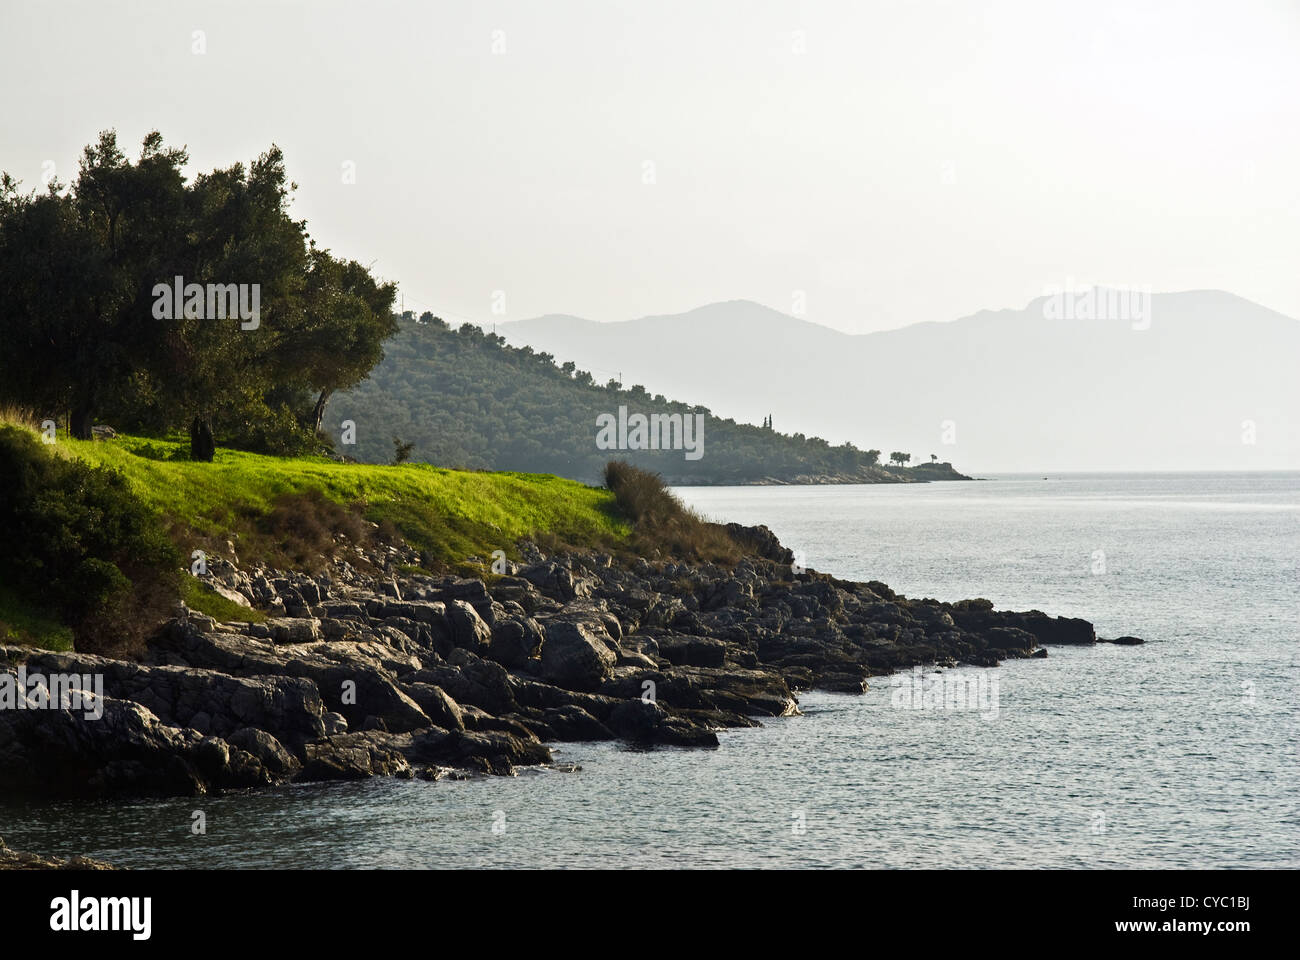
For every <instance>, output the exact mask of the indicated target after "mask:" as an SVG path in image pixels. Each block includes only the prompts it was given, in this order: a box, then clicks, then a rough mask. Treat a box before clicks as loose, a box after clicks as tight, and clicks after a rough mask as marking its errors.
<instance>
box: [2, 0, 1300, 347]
mask: <svg viewBox="0 0 1300 960" xmlns="http://www.w3.org/2000/svg"><path fill="white" fill-rule="evenodd" d="M195 31H203V37H202V40H203V43H204V44H205V46H206V52H204V53H201V54H199V53H195V52H194V47H195V45H196V43H197V41H196V39H195V36H194V32H195ZM0 85H2V86H0V88H2V89H4V90H5V94H6V95H5V105H4V109H3V119H2V121H0V123H2V126H0V169H4V170H7V171H9V172H10V173H12V174H14V175H15V176H18V177H21V178H22V179H23V180H24V181H25V182H26V184H27V185H29V186H35V185H39V184H40V182H41V177H42V173H43V171H45V170H48V169H49V167H48V166H46V164H47V162H50V161H52V162H53V165H54V169H55V171H56V172H57V173H58V174H59V175H60V176H62V177H63V178H64V179H67V178H68V177H69V176H70V175H71V174H73V173H74V172H75V164H76V158H77V156H78V154H79V152H80V148H81V147H82V146H83V145H85V144H86V143H88V142H89V141H90V140H91V139H92V138H93V137H94V136H95V134H96V132H97V131H98V130H100V129H103V128H107V127H116V128H117V130H118V132H119V135H120V138H121V140H122V141H123V143H124V144H125V145H126V146H127V147H129V152H130V153H132V154H134V153H135V152H136V151H137V149H138V144H139V141H140V139H141V137H142V136H143V135H144V133H145V132H146V131H148V130H149V129H152V128H157V129H159V130H161V131H162V133H163V135H164V136H165V138H166V139H167V140H168V142H170V143H177V144H185V145H187V146H188V148H189V150H190V155H191V158H192V165H191V171H198V170H207V169H211V168H212V167H215V166H218V165H226V164H229V163H230V162H233V161H234V160H237V159H245V160H247V159H251V158H252V157H253V156H255V155H256V154H257V153H259V152H260V151H261V150H263V149H265V148H266V146H267V145H268V144H270V143H271V142H275V143H278V144H279V145H280V146H281V147H282V148H283V149H284V151H285V153H286V157H287V162H288V167H289V173H290V176H291V177H292V178H293V179H294V180H295V181H296V182H297V183H298V184H299V190H298V193H297V199H296V201H295V211H296V213H297V214H298V215H300V216H303V217H306V218H307V219H308V221H309V224H310V229H311V231H312V234H313V235H314V236H315V237H316V238H317V240H318V242H320V243H321V244H323V245H324V246H327V247H329V248H331V249H332V250H334V251H335V252H336V253H338V254H341V255H346V256H349V257H355V258H357V259H360V260H362V261H363V262H365V263H369V262H371V261H377V262H376V263H375V265H374V269H375V271H376V272H377V273H379V274H381V275H382V276H384V277H385V278H387V279H393V280H397V281H399V282H400V284H401V287H402V290H403V292H404V293H405V295H406V305H407V306H408V307H414V308H416V309H423V308H425V307H426V306H427V307H429V308H432V309H434V310H435V312H438V313H441V314H442V315H443V316H445V317H447V318H449V319H452V318H461V319H472V320H475V321H479V322H490V321H492V320H493V319H522V318H524V317H529V316H533V315H536V314H541V313H574V314H578V315H581V316H586V317H590V318H592V319H598V320H623V319H630V318H632V317H636V316H641V315H644V314H651V313H675V312H680V311H683V310H687V309H690V308H692V307H695V306H699V305H701V304H704V303H708V302H711V301H717V300H728V299H736V298H746V299H752V300H757V301H759V302H762V303H765V304H767V305H769V306H772V307H774V308H776V309H778V310H782V311H785V312H787V313H789V312H795V309H794V308H795V307H796V305H797V298H799V297H800V295H801V293H800V292H802V299H803V302H804V303H805V304H806V311H805V313H804V316H805V317H806V318H807V319H810V320H813V321H816V322H819V323H824V324H827V325H829V326H833V327H836V328H839V329H842V330H846V331H850V332H861V331H868V330H875V329H883V328H888V327H896V326H901V325H904V324H907V323H912V322H915V321H919V320H944V319H952V318H955V317H957V316H961V315H965V314H968V313H973V312H975V311H976V310H979V309H982V308H1000V307H1010V306H1014V307H1023V306H1024V305H1025V303H1026V302H1027V301H1028V300H1029V299H1030V298H1032V297H1034V296H1037V295H1038V294H1040V293H1042V291H1043V289H1044V287H1045V286H1047V285H1050V284H1062V283H1064V282H1065V281H1066V280H1067V278H1074V279H1075V280H1076V281H1080V282H1082V281H1098V282H1104V283H1112V284H1144V285H1150V286H1151V287H1152V288H1154V289H1155V290H1156V291H1161V290H1180V289H1191V288H1207V287H1213V288H1222V289H1226V290H1230V291H1232V292H1234V293H1237V294H1240V295H1241V296H1244V297H1247V298H1249V299H1252V300H1256V301H1259V302H1260V303H1263V304H1265V305H1267V306H1269V307H1272V308H1274V309H1276V310H1280V311H1282V312H1283V313H1287V314H1289V315H1290V316H1296V317H1300V280H1298V279H1297V264H1298V263H1300V3H1297V2H1296V0H1274V2H1264V0H1258V2H1252V0H1240V2H1216V3H1210V2H1194V0H1193V2H1174V0H1169V2H1163V3H1143V2H1132V0H1126V2H1108V0H1085V2H1072V3H1063V2H1059V3H1054V2H1044V0H1027V2H997V3H976V2H969V3H958V2H951V3H936V2H914V0H908V2H843V3H832V2H824V3H814V2H810V3H794V2H786V3H779V2H757V0H735V2H717V0H689V2H676V0H672V2H669V0H638V2H609V0H593V2H566V0H547V2H545V3H541V2H527V0H521V2H484V0H474V2H469V0H465V2H437V3H427V4H426V3H384V2H355V0H351V2H312V3H287V2H280V3H277V2H266V0H262V2H247V3H243V2H220V3H217V2H209V3H186V2H175V0H168V2H137V3H125V2H124V3H114V2H107V0H86V2H77V3H68V2H47V0H42V2H19V0H0ZM346 162H351V163H354V164H355V183H344V182H343V179H344V164H345V163H346ZM647 181H652V182H647ZM496 291H503V292H504V298H501V297H498V298H497V299H496V300H495V302H496V303H497V304H498V305H501V306H504V310H505V313H504V314H503V315H500V316H495V317H494V314H493V303H494V293H495V292H496Z"/></svg>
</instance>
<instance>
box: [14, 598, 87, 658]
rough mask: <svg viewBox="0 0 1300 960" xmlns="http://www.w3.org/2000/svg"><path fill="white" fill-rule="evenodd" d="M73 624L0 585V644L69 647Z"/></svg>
mask: <svg viewBox="0 0 1300 960" xmlns="http://www.w3.org/2000/svg"><path fill="white" fill-rule="evenodd" d="M72 640H73V638H72V628H71V627H69V626H67V625H66V624H64V623H61V622H59V620H58V619H56V618H54V617H51V616H50V615H49V613H48V611H43V610H41V609H39V608H37V607H36V606H35V605H34V603H33V602H31V601H29V600H27V599H25V597H24V595H23V594H21V593H19V592H18V591H17V590H14V589H12V588H11V587H7V586H0V644H6V645H14V644H16V645H19V646H25V647H43V648H44V649H46V650H71V649H72Z"/></svg>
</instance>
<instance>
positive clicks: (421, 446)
mask: <svg viewBox="0 0 1300 960" xmlns="http://www.w3.org/2000/svg"><path fill="white" fill-rule="evenodd" d="M780 389H781V388H780V387H779V385H777V386H774V388H773V390H774V395H775V394H776V393H779V391H780ZM620 407H625V408H626V409H627V412H628V413H629V414H635V413H640V414H644V415H647V416H649V415H651V414H677V415H680V416H683V417H685V416H690V415H694V414H703V415H704V442H703V447H702V450H701V453H702V455H701V456H700V457H699V459H695V460H691V459H687V458H686V456H685V452H684V450H683V449H672V450H631V449H617V450H609V449H602V448H601V447H599V446H598V445H597V443H596V438H597V433H598V428H597V418H598V417H600V416H602V415H608V416H617V414H618V411H619V408H620ZM347 421H351V422H352V423H353V424H355V445H349V444H347V443H344V442H340V441H342V440H343V439H344V434H343V430H344V424H345V422H347ZM324 426H325V428H326V432H328V433H330V434H331V436H332V437H333V438H334V439H335V442H336V445H337V449H338V450H339V451H340V452H341V453H344V454H346V455H348V456H352V457H355V458H357V459H359V460H363V461H367V462H372V463H375V462H378V463H382V462H387V461H388V460H390V459H392V457H393V453H394V439H395V438H396V439H399V440H401V441H403V442H405V443H409V444H412V445H413V446H412V448H411V451H410V456H411V457H412V459H416V460H423V461H427V462H430V463H437V464H445V465H456V466H462V467H468V468H472V469H489V470H521V469H527V470H541V471H545V472H548V473H553V474H557V475H559V476H565V477H571V478H574V479H577V480H581V481H583V482H587V483H596V482H599V479H600V477H601V472H602V470H603V469H604V466H605V464H606V462H608V461H609V460H611V459H618V460H625V461H627V462H629V463H632V464H634V465H635V466H638V467H641V468H644V469H649V470H653V471H655V472H657V473H660V474H661V475H662V476H663V477H664V478H665V479H667V480H668V481H669V482H670V483H681V484H691V483H761V482H765V481H768V482H783V483H788V482H796V481H798V480H801V479H802V480H810V479H816V478H827V477H837V478H840V479H842V480H843V481H844V482H859V483H870V482H899V481H907V480H913V479H918V477H917V476H916V475H913V474H912V473H911V472H910V471H909V470H906V469H897V470H891V469H888V468H886V467H882V466H881V465H880V464H879V458H880V451H878V450H866V451H864V450H859V449H857V448H856V447H854V446H852V445H851V444H844V445H841V446H832V445H831V444H829V443H828V442H827V441H825V440H822V439H819V438H817V437H805V436H804V435H803V434H798V433H796V434H783V433H778V432H776V431H775V430H772V429H769V428H765V427H757V426H752V425H749V424H741V423H737V422H736V421H734V420H729V419H721V418H719V417H715V416H713V415H712V414H711V413H709V411H708V410H707V409H706V408H704V407H701V406H692V405H690V404H686V403H678V402H674V401H670V400H667V399H665V398H664V397H663V396H651V395H650V394H649V393H647V392H646V391H645V389H644V388H642V387H639V386H632V387H630V388H628V389H623V388H622V386H621V385H619V384H617V382H616V381H610V382H609V383H607V384H605V385H603V386H602V385H599V384H597V383H595V382H594V380H593V379H592V377H591V375H590V374H588V373H586V372H585V371H581V370H577V369H576V368H575V367H574V365H573V364H572V363H565V364H563V365H556V363H555V358H554V357H552V356H550V355H549V354H546V353H534V352H533V350H532V349H531V348H529V347H522V348H516V347H511V346H508V345H506V343H505V340H504V338H502V337H499V336H495V335H493V334H489V333H485V332H484V331H483V330H482V329H480V328H479V327H476V326H474V325H472V324H465V325H464V326H461V327H460V328H459V329H457V330H452V329H451V328H449V327H448V326H447V325H446V324H444V323H443V322H442V321H441V320H439V319H437V318H435V317H433V316H432V315H430V314H425V315H424V316H423V317H422V318H421V320H418V321H417V320H415V319H414V318H413V317H411V316H410V315H409V314H406V315H404V317H403V320H402V324H401V329H400V330H399V332H398V333H397V334H396V335H395V336H393V337H392V338H391V339H390V340H388V341H387V342H386V343H385V344H384V360H383V361H382V362H381V363H380V364H379V365H378V366H376V367H375V368H374V370H372V371H371V374H370V377H369V379H367V380H366V381H364V382H362V383H361V384H360V385H358V386H357V387H355V388H353V389H351V390H348V391H345V392H342V393H339V394H337V395H336V397H335V399H334V401H333V402H332V404H331V405H330V408H329V416H328V417H327V418H326V422H325V425H324Z"/></svg>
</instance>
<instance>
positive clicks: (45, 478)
mask: <svg viewBox="0 0 1300 960" xmlns="http://www.w3.org/2000/svg"><path fill="white" fill-rule="evenodd" d="M0 489H3V490H4V491H5V497H4V499H3V500H0V528H2V529H4V530H5V534H6V540H7V543H6V548H5V550H4V551H3V552H0V580H3V582H4V583H5V584H6V585H7V586H8V587H10V588H11V589H13V590H16V591H18V592H19V593H20V594H21V595H22V596H23V597H25V598H39V603H40V605H41V609H42V610H48V611H49V616H50V617H52V618H56V619H58V620H59V621H60V622H63V623H66V624H68V625H70V626H72V627H73V629H74V632H75V634H76V638H77V645H78V647H79V648H80V649H84V650H111V649H118V648H121V647H123V646H126V645H129V644H130V643H131V642H133V641H134V640H136V639H138V631H139V629H141V628H142V627H143V621H144V620H145V619H147V615H148V613H149V612H150V611H151V610H156V609H158V607H159V605H160V604H162V603H164V602H165V599H164V598H165V596H166V595H167V594H168V592H169V590H170V593H171V595H172V596H174V595H175V594H174V580H175V577H176V571H177V568H178V566H179V564H180V556H179V554H178V553H177V551H176V549H175V548H174V547H173V546H172V544H171V542H170V541H169V540H168V539H167V536H166V534H165V532H164V531H163V529H162V526H161V525H160V524H159V522H158V519H157V517H156V516H155V514H154V513H153V511H152V510H150V509H149V508H148V507H147V506H146V505H145V504H144V503H142V502H141V501H140V500H139V499H138V498H137V497H136V496H135V495H134V494H133V492H132V490H131V487H130V485H129V483H128V481H127V479H126V477H125V476H123V475H122V474H120V473H118V472H116V471H113V470H110V469H107V468H105V467H102V466H98V467H97V466H92V465H90V464H87V463H84V462H81V461H78V460H71V459H66V458H62V457H55V456H51V455H50V453H49V451H47V450H46V449H45V448H44V446H43V445H42V444H41V443H40V442H39V441H38V440H37V439H36V437H35V436H34V435H33V434H32V433H30V432H29V431H27V430H24V429H22V428H18V427H9V426H0ZM29 602H33V601H29Z"/></svg>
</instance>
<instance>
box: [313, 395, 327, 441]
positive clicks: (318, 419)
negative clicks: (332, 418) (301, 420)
mask: <svg viewBox="0 0 1300 960" xmlns="http://www.w3.org/2000/svg"><path fill="white" fill-rule="evenodd" d="M329 399H330V391H329V389H328V388H326V389H324V390H322V391H321V392H320V396H319V397H318V398H317V399H316V409H315V410H313V411H312V414H311V421H312V435H313V436H315V435H316V434H318V433H320V428H321V424H322V423H324V422H325V404H327V403H329Z"/></svg>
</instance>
